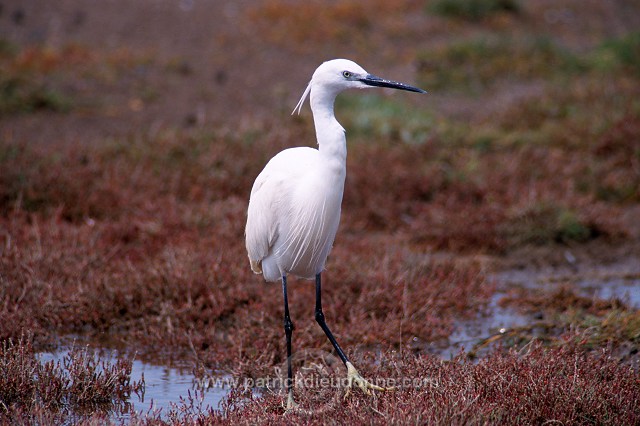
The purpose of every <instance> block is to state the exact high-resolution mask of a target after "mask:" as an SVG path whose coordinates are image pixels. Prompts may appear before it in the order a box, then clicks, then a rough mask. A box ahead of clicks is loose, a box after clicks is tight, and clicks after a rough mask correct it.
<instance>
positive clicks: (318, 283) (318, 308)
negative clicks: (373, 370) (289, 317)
mask: <svg viewBox="0 0 640 426" xmlns="http://www.w3.org/2000/svg"><path fill="white" fill-rule="evenodd" d="M316 322H317V323H318V324H319V325H320V327H321V328H322V331H324V334H326V335H327V337H328V338H329V341H330V342H331V344H332V345H333V347H334V348H335V349H336V352H338V356H339V357H340V359H341V360H342V362H343V363H344V364H345V365H347V362H349V359H347V356H346V355H345V354H344V352H343V351H342V348H341V347H340V345H339V344H338V342H337V341H336V338H335V337H333V334H332V333H331V330H329V327H328V326H327V323H326V322H325V321H324V313H323V312H322V284H321V280H320V274H318V275H316Z"/></svg>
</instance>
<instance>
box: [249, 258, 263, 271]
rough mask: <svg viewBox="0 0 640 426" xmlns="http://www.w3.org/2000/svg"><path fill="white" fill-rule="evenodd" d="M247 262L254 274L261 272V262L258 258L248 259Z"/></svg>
mask: <svg viewBox="0 0 640 426" xmlns="http://www.w3.org/2000/svg"><path fill="white" fill-rule="evenodd" d="M249 263H250V264H251V270H252V271H253V273H254V274H261V273H262V262H261V261H259V260H253V259H249Z"/></svg>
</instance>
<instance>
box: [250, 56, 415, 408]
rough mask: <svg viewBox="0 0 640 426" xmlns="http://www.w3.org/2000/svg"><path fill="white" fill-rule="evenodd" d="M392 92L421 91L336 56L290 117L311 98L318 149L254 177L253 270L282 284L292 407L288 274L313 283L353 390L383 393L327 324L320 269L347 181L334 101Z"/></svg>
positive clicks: (280, 157)
mask: <svg viewBox="0 0 640 426" xmlns="http://www.w3.org/2000/svg"><path fill="white" fill-rule="evenodd" d="M367 87H390V88H395V89H401V90H408V91H412V92H418V93H425V92H424V91H423V90H421V89H418V88H415V87H412V86H408V85H406V84H403V83H398V82H395V81H389V80H384V79H381V78H379V77H376V76H374V75H371V74H368V73H367V72H366V71H365V70H364V69H362V67H360V66H359V65H358V64H356V63H355V62H352V61H349V60H346V59H334V60H332V61H328V62H325V63H323V64H322V65H320V66H319V67H318V69H316V71H315V72H314V73H313V76H312V78H311V81H310V82H309V85H308V86H307V88H306V89H305V91H304V93H303V94H302V97H301V98H300V101H299V102H298V104H297V105H296V107H295V109H294V110H293V112H294V113H295V112H296V111H297V112H298V113H300V110H301V109H302V105H303V104H304V101H305V99H306V98H307V96H308V95H310V101H311V110H312V111H313V120H314V124H315V128H316V138H317V140H318V149H314V148H308V147H299V148H290V149H286V150H284V151H282V152H280V153H279V154H277V155H276V156H275V157H273V158H272V159H271V160H270V161H269V162H268V163H267V165H266V166H265V168H264V169H263V170H262V172H261V173H260V174H259V175H258V177H257V178H256V181H255V183H254V184H253V188H252V189H251V197H250V198H249V209H248V212H247V226H246V228H245V236H246V246H247V253H248V255H249V261H250V264H251V269H252V270H253V271H254V272H255V273H256V274H262V275H263V277H264V279H265V280H267V281H277V280H282V289H283V295H284V324H285V333H286V337H287V360H288V361H287V370H288V371H287V376H288V384H287V391H288V400H287V409H291V408H294V407H295V405H296V404H295V402H294V400H293V390H292V387H291V381H292V377H293V376H292V366H291V353H292V352H291V351H292V349H291V336H292V332H293V322H292V321H291V318H290V317H289V305H288V298H287V275H288V274H293V275H296V276H298V277H301V278H306V279H313V278H314V277H315V279H316V311H315V312H316V321H317V322H318V324H319V325H320V327H322V329H323V331H324V332H325V334H326V335H327V337H328V338H329V340H330V341H331V343H332V345H333V346H334V348H335V350H336V351H337V353H338V355H339V356H340V359H341V360H342V362H343V363H344V364H345V366H346V367H347V378H348V387H349V388H350V387H351V385H352V384H353V383H355V384H357V385H358V386H359V387H360V388H361V389H362V390H363V391H364V392H366V393H369V391H370V389H374V390H385V389H384V388H382V387H380V386H376V385H373V384H371V383H369V382H368V381H366V380H365V379H364V378H363V377H362V376H361V375H360V374H359V373H358V371H357V370H356V369H355V367H354V366H353V364H351V363H350V362H349V360H348V358H347V356H346V355H345V354H344V351H343V350H342V349H341V348H340V345H338V342H337V341H336V339H335V338H334V337H333V335H332V334H331V331H330V329H329V327H328V326H327V325H326V323H325V318H324V314H323V312H322V302H321V276H320V274H321V272H322V270H323V269H324V266H325V262H326V261H327V256H328V255H329V252H330V251H331V247H332V246H333V241H334V239H335V236H336V232H337V230H338V224H339V223H340V205H341V203H342V194H343V192H344V181H345V177H346V161H347V145H346V138H345V132H344V129H343V128H342V126H340V123H338V121H337V120H336V118H335V116H334V113H333V104H334V101H335V98H336V96H337V95H338V93H340V92H341V91H343V90H346V89H350V88H359V89H363V88H367Z"/></svg>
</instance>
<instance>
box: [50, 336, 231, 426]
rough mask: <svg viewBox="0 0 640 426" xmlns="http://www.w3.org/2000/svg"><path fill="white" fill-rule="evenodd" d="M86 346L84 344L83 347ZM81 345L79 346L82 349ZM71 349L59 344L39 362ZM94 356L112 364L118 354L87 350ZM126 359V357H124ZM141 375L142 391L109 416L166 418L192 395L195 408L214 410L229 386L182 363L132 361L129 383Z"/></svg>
mask: <svg viewBox="0 0 640 426" xmlns="http://www.w3.org/2000/svg"><path fill="white" fill-rule="evenodd" d="M84 347H86V345H85V346H84ZM84 347H83V348H84ZM71 350H72V349H71V348H70V347H63V348H60V349H59V350H57V351H55V352H41V353H40V354H39V357H40V361H41V362H43V363H44V362H48V361H54V362H57V361H60V362H62V360H63V358H65V357H66V356H67V355H68V354H69V353H70V351H71ZM87 350H88V351H89V353H93V354H94V356H95V357H97V358H99V359H100V360H101V361H103V362H105V363H108V364H115V362H116V360H117V359H118V357H119V352H118V351H117V350H111V349H95V348H94V349H91V348H88V349H87ZM124 357H125V358H126V359H130V358H131V357H130V356H124ZM143 378H144V392H143V393H142V394H140V395H136V394H132V395H131V396H130V398H129V400H128V402H126V403H125V404H124V405H121V406H117V407H113V411H112V412H111V419H112V420H114V421H116V422H125V423H126V422H127V420H129V419H130V418H131V416H132V415H133V413H137V414H140V415H142V416H144V415H146V414H150V413H153V414H158V416H159V417H160V418H166V416H167V414H168V413H169V412H170V411H171V409H172V408H175V406H176V405H177V404H179V403H180V401H181V399H182V400H185V401H186V400H187V399H188V398H193V399H194V402H195V403H196V404H194V405H196V406H197V407H198V409H199V410H202V411H203V412H206V411H209V410H210V409H211V410H218V409H219V405H220V402H221V401H222V400H223V399H224V398H225V397H226V395H227V392H228V391H229V388H230V386H231V385H232V382H231V379H230V377H227V376H221V377H216V378H211V377H210V378H208V379H207V380H206V381H202V380H198V379H196V378H195V377H194V375H193V374H192V372H191V370H190V369H189V368H187V367H185V366H167V365H157V364H153V363H149V362H144V361H141V360H138V359H134V360H133V364H132V369H131V383H133V382H138V381H141V380H142V379H143Z"/></svg>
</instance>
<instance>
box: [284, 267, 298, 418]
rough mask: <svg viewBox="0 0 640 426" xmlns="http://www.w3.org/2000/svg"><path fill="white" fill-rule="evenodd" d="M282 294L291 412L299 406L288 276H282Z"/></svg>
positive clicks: (288, 405) (287, 389)
mask: <svg viewBox="0 0 640 426" xmlns="http://www.w3.org/2000/svg"><path fill="white" fill-rule="evenodd" d="M282 293H283V294H284V333H285V335H286V336H287V381H286V383H285V390H286V393H287V410H291V409H293V408H295V407H296V406H297V405H298V404H296V402H295V401H294V400H293V388H292V385H293V369H292V368H291V335H292V334H293V322H291V317H289V299H288V297H287V276H286V275H283V276H282Z"/></svg>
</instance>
